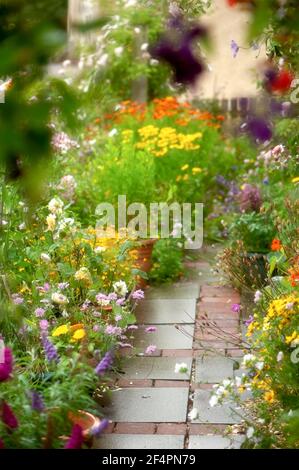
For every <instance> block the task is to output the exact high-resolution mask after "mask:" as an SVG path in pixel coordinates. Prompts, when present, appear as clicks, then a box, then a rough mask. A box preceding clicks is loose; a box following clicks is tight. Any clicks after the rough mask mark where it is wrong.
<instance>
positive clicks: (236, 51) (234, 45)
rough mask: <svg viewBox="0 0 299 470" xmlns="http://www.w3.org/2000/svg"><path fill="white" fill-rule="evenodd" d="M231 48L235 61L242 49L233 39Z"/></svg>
mask: <svg viewBox="0 0 299 470" xmlns="http://www.w3.org/2000/svg"><path fill="white" fill-rule="evenodd" d="M230 48H231V51H232V54H233V58H234V59H235V58H236V57H237V55H238V52H239V50H240V48H239V46H238V44H237V43H236V41H234V40H233V39H232V40H231V43H230Z"/></svg>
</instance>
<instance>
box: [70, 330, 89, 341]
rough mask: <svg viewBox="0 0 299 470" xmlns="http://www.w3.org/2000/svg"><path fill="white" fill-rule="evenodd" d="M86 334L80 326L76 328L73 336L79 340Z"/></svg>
mask: <svg viewBox="0 0 299 470" xmlns="http://www.w3.org/2000/svg"><path fill="white" fill-rule="evenodd" d="M84 336H86V332H85V330H84V329H83V328H80V329H79V330H76V331H75V333H74V334H73V336H72V338H73V340H75V341H79V340H80V339H83V338H84Z"/></svg>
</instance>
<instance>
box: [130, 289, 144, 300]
mask: <svg viewBox="0 0 299 470" xmlns="http://www.w3.org/2000/svg"><path fill="white" fill-rule="evenodd" d="M132 299H134V300H141V299H144V292H143V290H141V289H138V290H135V292H133V294H132Z"/></svg>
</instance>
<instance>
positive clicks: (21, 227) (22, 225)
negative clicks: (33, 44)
mask: <svg viewBox="0 0 299 470" xmlns="http://www.w3.org/2000/svg"><path fill="white" fill-rule="evenodd" d="M25 228H26V224H25V222H22V223H21V224H20V225H19V230H25Z"/></svg>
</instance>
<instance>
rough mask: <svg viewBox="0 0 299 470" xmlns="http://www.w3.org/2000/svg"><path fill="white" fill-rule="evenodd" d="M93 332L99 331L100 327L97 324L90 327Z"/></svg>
mask: <svg viewBox="0 0 299 470" xmlns="http://www.w3.org/2000/svg"><path fill="white" fill-rule="evenodd" d="M92 329H93V331H94V332H97V331H100V329H101V327H100V326H99V325H94V327H93V328H92Z"/></svg>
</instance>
